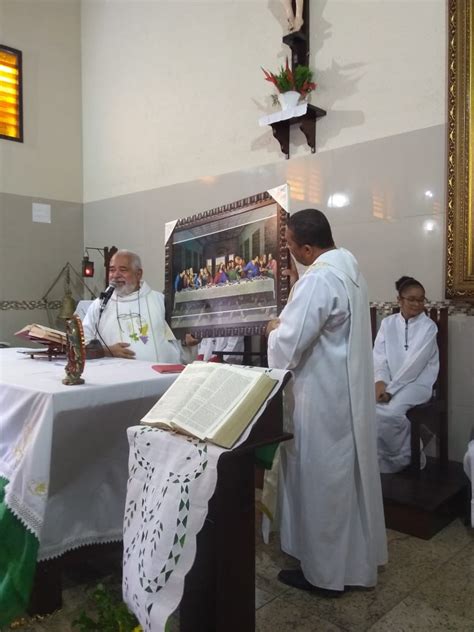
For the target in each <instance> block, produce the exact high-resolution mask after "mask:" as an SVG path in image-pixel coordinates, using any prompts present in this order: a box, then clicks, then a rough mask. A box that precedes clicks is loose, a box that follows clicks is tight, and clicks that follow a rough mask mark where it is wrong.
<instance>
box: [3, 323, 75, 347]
mask: <svg viewBox="0 0 474 632" xmlns="http://www.w3.org/2000/svg"><path fill="white" fill-rule="evenodd" d="M15 336H20V338H27V339H28V340H33V341H34V342H40V343H41V344H46V345H49V344H51V343H53V344H55V345H60V346H66V334H65V333H64V331H60V330H59V329H51V327H46V326H45V325H37V324H35V323H33V324H32V325H26V327H23V329H20V331H17V332H16V333H15Z"/></svg>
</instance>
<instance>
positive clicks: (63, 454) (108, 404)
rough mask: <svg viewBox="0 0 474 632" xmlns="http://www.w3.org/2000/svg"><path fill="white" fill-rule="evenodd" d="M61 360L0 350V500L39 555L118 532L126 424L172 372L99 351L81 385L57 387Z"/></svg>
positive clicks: (51, 554)
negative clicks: (30, 536)
mask: <svg viewBox="0 0 474 632" xmlns="http://www.w3.org/2000/svg"><path fill="white" fill-rule="evenodd" d="M65 364H66V361H65V360H62V359H53V360H52V361H48V359H47V358H35V359H31V358H30V357H29V356H27V355H23V354H20V353H18V350H17V349H1V350H0V411H1V412H0V477H2V479H4V480H3V487H4V502H3V505H4V506H6V507H7V508H8V509H9V510H11V512H12V513H13V514H14V516H16V518H18V519H19V520H20V521H21V523H22V525H23V526H24V527H25V528H26V529H27V530H28V532H29V533H31V534H33V535H34V536H35V538H36V539H37V540H38V542H39V546H38V553H37V559H38V560H39V561H41V560H47V559H51V558H53V557H56V556H59V555H62V554H63V553H65V552H66V551H69V550H71V549H74V548H77V547H80V546H83V545H88V544H96V543H102V542H111V541H117V540H121V539H122V525H123V512H124V505H125V495H126V485H127V475H128V469H127V465H128V442H127V435H126V428H127V427H128V426H130V425H133V424H136V423H138V422H139V420H140V419H141V417H142V416H143V415H144V414H145V413H146V412H147V411H148V410H149V409H150V408H151V406H152V405H153V404H154V403H155V402H156V401H157V400H158V398H159V397H161V395H162V394H163V393H164V392H165V391H166V390H167V388H168V387H169V386H170V385H171V384H172V382H173V381H174V379H176V375H169V374H159V373H157V372H156V371H154V370H153V369H152V368H151V367H152V363H151V362H141V361H138V360H123V359H119V358H104V359H100V360H92V361H87V362H86V365H85V370H84V373H83V378H84V379H85V384H83V385H79V386H65V385H63V384H62V378H63V377H64V375H65V373H64V366H65ZM0 515H2V514H1V513H0ZM0 527H1V525H0ZM0 530H1V529H0ZM4 553H5V552H4ZM6 554H8V552H6ZM7 562H8V560H7ZM7 562H5V559H3V558H2V565H6V564H7ZM10 562H12V560H10ZM4 572H5V571H4V570H3V571H2V573H4ZM0 597H1V595H0Z"/></svg>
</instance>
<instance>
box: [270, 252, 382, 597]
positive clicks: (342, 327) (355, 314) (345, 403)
mask: <svg viewBox="0 0 474 632" xmlns="http://www.w3.org/2000/svg"><path fill="white" fill-rule="evenodd" d="M371 346H372V345H371V336H370V322H369V304H368V297H367V290H366V284H365V281H364V279H363V278H362V276H361V274H360V272H359V268H358V264H357V262H356V260H355V258H354V257H353V255H352V254H351V253H350V252H349V251H347V250H345V249H342V248H339V249H334V250H330V251H328V252H325V253H324V254H322V255H320V256H319V257H318V258H317V260H316V261H315V262H314V263H313V264H312V266H310V267H309V268H308V270H307V272H306V273H305V274H304V276H303V277H302V278H300V279H299V280H298V281H297V283H296V284H295V286H294V287H293V293H292V297H291V300H290V301H289V302H288V304H287V306H286V307H285V308H284V310H283V311H282V313H281V315H280V325H279V327H278V328H277V329H275V330H273V331H272V332H271V333H270V335H269V338H268V358H269V366H270V367H275V368H281V369H291V370H292V372H293V375H294V379H293V380H292V381H291V382H290V384H289V388H288V387H287V389H286V391H285V396H286V397H285V409H286V410H285V420H286V423H287V429H288V430H289V431H290V432H293V434H294V439H293V440H292V441H289V442H286V443H284V444H282V446H281V468H280V481H279V505H280V507H279V510H280V530H281V545H282V549H283V550H284V551H285V552H287V553H289V554H290V555H292V556H294V557H296V558H297V559H299V560H300V562H301V568H302V571H303V573H304V575H305V577H306V579H307V580H308V581H309V582H311V583H312V584H313V585H315V586H319V587H321V588H327V589H332V590H343V589H344V586H349V585H356V586H374V585H375V584H376V581H377V566H378V565H380V564H384V563H385V562H386V561H387V543H386V534H385V523H384V515H383V506H382V492H381V485H380V476H379V472H378V465H377V448H376V428H375V398H374V380H373V364H372V351H371Z"/></svg>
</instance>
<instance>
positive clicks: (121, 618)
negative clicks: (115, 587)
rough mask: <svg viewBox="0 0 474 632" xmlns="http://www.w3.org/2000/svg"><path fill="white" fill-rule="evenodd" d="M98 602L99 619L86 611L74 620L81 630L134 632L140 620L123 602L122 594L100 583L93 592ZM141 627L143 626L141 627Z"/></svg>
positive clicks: (74, 624)
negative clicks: (115, 592)
mask: <svg viewBox="0 0 474 632" xmlns="http://www.w3.org/2000/svg"><path fill="white" fill-rule="evenodd" d="M92 596H93V599H94V601H95V604H96V610H97V619H96V620H94V619H93V618H91V617H90V616H89V615H87V614H86V613H85V612H84V611H82V612H81V613H80V615H79V617H78V618H77V619H76V620H75V621H73V622H72V625H73V626H74V627H77V628H79V632H133V631H134V630H135V629H136V628H137V627H138V625H139V624H138V621H137V619H136V618H135V616H134V615H133V614H132V613H131V612H130V611H129V610H128V608H127V606H126V605H125V604H124V603H123V601H122V599H121V597H120V595H118V594H114V593H113V592H112V591H111V590H110V589H108V588H106V587H105V586H103V584H99V585H98V586H97V587H96V588H95V590H94V592H93V593H92ZM139 629H141V628H139Z"/></svg>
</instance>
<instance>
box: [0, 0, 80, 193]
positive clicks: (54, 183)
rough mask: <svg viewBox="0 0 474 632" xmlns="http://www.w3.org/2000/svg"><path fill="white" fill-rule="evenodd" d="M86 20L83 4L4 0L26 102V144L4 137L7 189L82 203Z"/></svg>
mask: <svg viewBox="0 0 474 632" xmlns="http://www.w3.org/2000/svg"><path fill="white" fill-rule="evenodd" d="M80 17H81V16H80V0H0V36H1V37H0V41H1V43H2V44H4V45H7V46H11V47H12V48H17V49H19V50H21V51H22V53H23V103H24V116H23V119H24V143H16V142H12V141H7V140H3V139H0V192H3V193H10V194H17V195H25V196H33V197H37V198H47V199H49V200H68V201H70V202H82V137H81V110H82V98H81V50H80Z"/></svg>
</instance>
